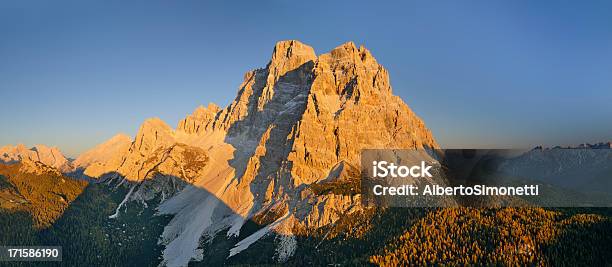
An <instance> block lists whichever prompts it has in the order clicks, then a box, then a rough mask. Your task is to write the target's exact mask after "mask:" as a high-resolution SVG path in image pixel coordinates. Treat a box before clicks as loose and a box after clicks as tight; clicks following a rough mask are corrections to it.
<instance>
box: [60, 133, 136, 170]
mask: <svg viewBox="0 0 612 267" xmlns="http://www.w3.org/2000/svg"><path fill="white" fill-rule="evenodd" d="M131 144H132V138H131V137H129V136H127V135H125V134H117V135H115V136H113V137H112V138H111V139H109V140H107V141H106V142H104V143H102V144H99V145H97V146H96V147H94V148H92V149H90V150H88V151H86V152H85V153H83V154H81V155H80V156H79V157H77V158H76V159H75V160H74V161H73V162H72V165H73V166H74V168H75V169H77V170H78V169H82V170H83V171H85V170H87V171H88V172H84V174H85V175H86V176H91V177H97V176H99V175H100V174H101V173H99V171H98V170H100V169H104V168H105V166H106V165H114V164H117V163H115V162H114V161H116V160H120V156H121V155H123V154H125V153H127V150H128V149H129V148H130V145H131Z"/></svg>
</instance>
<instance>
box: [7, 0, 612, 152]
mask: <svg viewBox="0 0 612 267" xmlns="http://www.w3.org/2000/svg"><path fill="white" fill-rule="evenodd" d="M610 14H612V2H611V1H563V0H560V1H397V2H384V1H286V0H278V1H242V2H231V1H218V2H215V1H28V0H25V1H2V2H1V3H0V103H2V112H0V127H1V128H0V129H1V132H0V145H7V144H16V143H24V144H26V145H34V144H46V145H52V146H58V147H59V148H60V149H61V150H62V151H64V152H65V154H67V155H69V156H73V157H74V156H76V155H78V154H79V153H81V152H83V151H85V150H87V149H89V148H91V147H93V146H94V145H96V144H98V143H101V142H103V141H105V140H106V139H108V138H110V137H112V136H113V135H115V134H116V133H120V132H121V133H127V134H129V135H132V136H133V135H135V134H136V131H137V130H138V127H139V126H140V124H141V123H142V122H143V121H144V120H145V119H146V118H149V117H160V118H161V119H163V120H165V121H166V122H168V123H169V124H170V125H176V123H177V122H178V121H179V120H180V119H181V118H183V117H185V116H186V115H187V114H189V113H191V112H192V111H193V110H194V109H195V108H196V107H197V106H198V105H206V104H208V103H209V102H215V103H217V104H219V105H220V106H226V105H227V104H229V103H230V102H231V101H232V100H233V99H234V97H235V96H236V92H237V90H238V86H239V85H240V83H241V82H242V78H243V75H244V73H245V72H246V71H248V70H251V69H254V68H259V67H264V66H265V65H266V64H267V62H268V61H269V59H270V56H271V53H272V49H273V47H274V44H275V43H276V42H277V41H279V40H286V39H297V40H300V41H302V42H304V43H306V44H308V45H311V46H312V47H314V48H315V51H316V52H317V54H321V53H325V52H328V51H330V50H331V49H333V48H334V47H336V46H338V45H340V44H341V43H344V42H346V41H353V42H355V43H356V44H357V45H361V44H363V45H364V46H365V47H367V48H368V49H369V50H370V51H371V52H372V53H373V55H374V56H375V57H376V58H377V60H378V62H379V63H381V64H382V65H383V66H385V68H386V69H388V71H389V74H390V79H391V85H392V87H393V91H394V93H395V94H396V95H399V96H400V97H402V99H403V100H404V101H405V102H406V103H407V104H408V105H409V106H410V107H411V109H412V110H413V111H415V112H416V113H417V114H418V115H419V116H420V117H421V118H422V119H423V120H424V121H425V123H426V125H427V126H428V127H429V128H430V129H431V130H432V131H433V134H434V136H435V137H436V139H437V140H438V142H439V143H440V145H441V146H442V147H446V148H527V147H532V146H534V145H539V144H543V145H550V146H552V145H568V144H579V143H585V142H600V141H609V140H612V123H610V118H611V117H612V27H611V26H612V16H611V15H610Z"/></svg>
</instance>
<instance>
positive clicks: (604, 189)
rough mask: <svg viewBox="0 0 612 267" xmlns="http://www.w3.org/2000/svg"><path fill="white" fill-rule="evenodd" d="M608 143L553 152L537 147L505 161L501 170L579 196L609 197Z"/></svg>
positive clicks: (611, 157)
mask: <svg viewBox="0 0 612 267" xmlns="http://www.w3.org/2000/svg"><path fill="white" fill-rule="evenodd" d="M609 145H610V143H609V142H608V143H598V144H594V145H591V144H581V145H578V146H568V147H560V146H556V147H553V148H543V147H540V146H539V147H536V148H534V149H532V150H530V151H527V152H525V153H523V154H521V155H519V156H517V157H514V158H510V159H508V160H507V161H505V162H504V163H503V164H502V165H501V166H500V170H501V171H503V172H505V173H508V174H510V175H513V176H518V177H524V178H531V179H536V180H539V181H542V182H545V183H550V184H554V185H556V186H560V187H563V188H571V189H575V190H579V191H582V192H600V193H605V194H609V193H610V189H612V181H610V179H609V178H610V173H611V172H612V149H610V146H609Z"/></svg>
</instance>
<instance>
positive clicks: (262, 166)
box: [85, 40, 438, 266]
mask: <svg viewBox="0 0 612 267" xmlns="http://www.w3.org/2000/svg"><path fill="white" fill-rule="evenodd" d="M126 147H127V148H125V149H116V150H115V152H114V153H113V155H112V156H108V157H106V156H105V157H104V158H103V159H101V160H100V161H99V162H92V161H88V163H87V164H88V167H87V168H86V170H85V173H86V174H87V175H90V176H92V177H102V178H105V179H107V180H109V181H116V182H117V183H125V184H130V186H131V187H132V190H130V194H129V195H128V196H126V199H131V200H139V201H143V202H146V201H147V200H150V199H152V198H154V197H155V196H156V195H162V199H163V200H164V201H163V202H162V203H161V205H160V206H159V207H158V210H159V212H160V213H161V214H174V215H175V216H174V218H173V220H172V221H171V222H170V223H169V225H168V226H167V227H166V229H165V231H164V234H163V236H162V238H161V242H162V243H163V244H164V245H165V246H166V249H165V250H164V252H163V257H164V261H163V263H164V264H166V265H172V266H181V265H186V264H187V263H188V262H189V260H190V259H192V258H194V259H197V258H199V257H201V255H202V251H201V249H198V247H199V245H200V242H201V240H202V238H203V239H204V240H205V239H209V238H211V237H212V236H214V235H215V234H216V233H218V232H220V231H222V230H228V229H229V231H228V235H233V236H237V235H238V233H239V232H240V230H241V227H242V225H243V223H244V222H245V220H248V219H256V220H257V221H259V222H262V224H265V225H267V227H264V228H263V229H262V230H260V231H270V232H276V233H280V234H282V236H283V238H281V239H279V240H281V241H280V242H281V243H282V244H280V245H279V246H282V247H281V248H279V251H281V252H282V253H281V252H279V253H281V254H282V255H284V256H283V257H281V258H286V256H287V255H291V253H292V252H291V251H290V250H291V249H288V247H292V246H293V245H292V244H293V242H292V239H291V236H292V235H293V233H292V231H293V230H294V229H303V228H317V227H321V226H324V225H327V224H330V223H333V222H334V221H336V220H337V219H338V216H339V214H342V213H350V212H354V211H357V210H360V209H361V204H360V201H359V194H335V193H321V192H318V191H317V190H313V186H312V185H315V184H320V183H323V182H342V181H346V182H350V181H351V180H352V179H351V176H354V175H355V173H358V172H357V171H356V170H357V169H358V168H359V164H360V163H359V155H360V151H361V150H362V149H365V148H398V149H400V148H437V147H438V145H437V144H436V141H435V140H434V138H433V136H432V134H431V132H430V131H429V130H428V129H427V128H426V127H425V124H424V123H423V122H422V121H421V119H420V118H418V117H417V116H416V115H415V114H414V113H413V112H412V111H411V110H410V108H408V106H407V105H406V104H405V103H404V102H403V101H402V99H400V98H399V97H397V96H394V95H393V93H392V89H391V86H390V82H389V76H388V72H387V70H385V69H384V68H383V67H382V66H381V65H380V64H378V62H377V61H376V59H375V58H374V57H373V56H372V54H371V53H370V51H368V50H367V49H366V48H364V47H363V46H362V47H360V48H357V47H356V46H355V45H354V44H353V43H352V42H348V43H345V44H342V45H340V46H338V47H337V48H334V49H333V50H332V51H331V52H329V53H326V54H322V55H319V56H317V55H316V54H315V52H314V49H313V48H312V47H310V46H307V45H305V44H303V43H300V42H298V41H294V40H291V41H281V42H278V43H277V44H276V46H275V47H274V50H273V53H272V59H271V60H270V62H269V63H268V64H267V65H266V67H264V68H261V69H256V70H253V71H249V72H247V73H246V74H245V75H244V81H243V82H242V84H241V85H240V87H239V89H238V93H237V96H236V98H235V100H234V101H233V102H232V103H231V104H230V105H228V106H227V107H225V108H223V109H222V108H219V107H218V106H217V105H215V104H209V105H208V106H207V107H203V106H201V107H198V108H197V109H196V110H195V111H194V112H193V113H192V114H191V115H188V116H187V117H186V118H185V119H183V120H181V121H180V122H179V123H178V126H177V128H176V129H172V128H171V127H170V126H168V125H167V124H165V123H164V122H163V121H161V120H159V119H149V120H147V121H145V122H144V123H143V125H142V126H141V127H140V129H139V131H138V133H137V135H136V137H135V139H134V141H133V142H131V143H130V144H129V146H126ZM270 214H272V215H270ZM119 216H120V215H119ZM262 218H265V219H262ZM264 234H265V233H263V232H258V233H255V234H254V236H250V237H249V238H247V239H245V240H243V241H241V242H239V243H238V244H236V247H235V248H233V249H232V251H231V253H230V255H235V254H237V253H239V252H240V251H241V250H243V249H245V248H246V247H248V246H249V244H251V243H252V242H254V241H256V240H257V239H258V238H259V237H260V235H262V236H263V235H264ZM287 244H289V245H287Z"/></svg>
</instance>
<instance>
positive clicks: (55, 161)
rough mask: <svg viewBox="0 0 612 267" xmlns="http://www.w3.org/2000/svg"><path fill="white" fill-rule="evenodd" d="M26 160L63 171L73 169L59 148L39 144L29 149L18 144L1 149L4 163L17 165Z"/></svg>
mask: <svg viewBox="0 0 612 267" xmlns="http://www.w3.org/2000/svg"><path fill="white" fill-rule="evenodd" d="M26 160H28V161H31V162H40V163H42V164H44V165H47V166H50V167H54V168H57V169H59V170H62V171H68V170H70V169H71V164H70V161H69V160H68V159H67V158H66V157H65V156H64V154H62V152H61V151H60V150H59V149H58V148H57V147H48V146H46V145H41V144H38V145H35V146H34V147H31V148H28V147H26V146H25V145H24V144H17V145H16V146H11V145H8V146H4V147H1V148H0V161H2V162H5V163H16V162H21V161H26Z"/></svg>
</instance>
